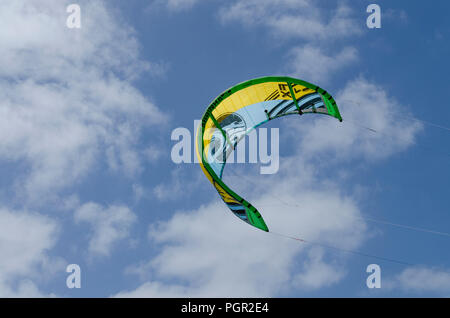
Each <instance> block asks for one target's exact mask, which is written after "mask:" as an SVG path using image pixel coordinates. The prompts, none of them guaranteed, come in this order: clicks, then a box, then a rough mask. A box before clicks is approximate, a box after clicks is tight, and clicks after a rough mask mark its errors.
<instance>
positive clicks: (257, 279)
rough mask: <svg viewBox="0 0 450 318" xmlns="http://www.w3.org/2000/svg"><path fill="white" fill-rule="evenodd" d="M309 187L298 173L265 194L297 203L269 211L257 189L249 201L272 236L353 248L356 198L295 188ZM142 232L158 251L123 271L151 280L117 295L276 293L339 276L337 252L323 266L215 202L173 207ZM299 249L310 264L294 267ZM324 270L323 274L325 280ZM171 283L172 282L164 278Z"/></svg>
mask: <svg viewBox="0 0 450 318" xmlns="http://www.w3.org/2000/svg"><path fill="white" fill-rule="evenodd" d="M299 180H302V181H299ZM288 185H289V186H288ZM310 186H311V185H309V184H308V183H305V182H304V179H301V178H298V176H296V177H291V178H289V179H288V180H285V181H283V182H280V181H278V182H277V183H275V184H273V183H272V184H271V186H270V188H271V190H272V191H273V192H271V195H273V196H276V197H279V198H280V200H288V199H290V200H294V199H293V198H294V197H295V201H296V202H301V207H293V206H282V207H281V209H280V206H278V207H271V208H270V207H269V205H270V204H271V203H273V202H274V199H273V198H272V197H271V196H269V195H267V194H266V193H264V196H262V197H261V194H258V196H255V198H254V199H253V200H251V202H252V203H253V204H254V205H255V206H256V207H260V210H261V211H262V213H263V216H264V218H265V220H266V222H267V224H268V226H269V228H270V229H271V231H274V233H275V232H281V233H290V234H293V235H300V236H302V237H303V238H308V239H310V240H312V241H320V242H323V243H327V244H333V245H335V246H340V247H342V248H350V249H351V248H355V247H357V246H359V245H360V244H361V242H362V240H363V239H364V236H365V224H364V223H363V222H362V221H361V219H360V217H359V215H360V212H359V210H358V208H357V207H356V205H355V203H354V202H353V201H352V200H351V199H350V198H346V197H343V196H341V195H340V194H339V192H338V191H337V190H336V189H334V188H328V189H327V188H324V187H322V188H321V189H318V190H310V191H296V189H309V188H311V187H310ZM315 186H317V185H315ZM312 187H313V188H314V186H312ZM324 197H326V198H327V200H323V198H324ZM149 235H150V238H151V240H152V241H153V242H155V243H156V244H158V245H159V246H160V247H161V248H162V249H161V251H160V253H159V254H158V255H157V256H156V257H155V258H153V259H152V260H150V261H149V262H145V263H141V264H140V265H137V266H134V267H131V268H129V269H128V270H127V273H135V274H138V275H139V276H140V277H141V278H148V277H150V280H149V281H147V282H146V283H143V284H142V285H141V286H140V287H138V288H137V289H136V290H134V291H129V292H121V293H119V294H118V295H116V296H119V297H163V296H169V297H174V296H189V297H206V296H208V297H230V296H233V297H244V296H245V297H261V296H275V295H279V294H280V293H283V292H287V291H292V290H293V289H294V290H295V289H296V288H297V289H301V290H308V289H317V288H321V287H324V286H330V285H332V284H335V283H337V282H338V281H340V280H341V279H342V278H343V277H344V275H343V269H342V266H343V263H344V262H345V257H343V255H339V254H334V255H333V256H331V259H332V260H333V266H330V265H327V264H325V263H324V261H323V260H322V259H321V256H318V255H317V254H315V253H305V251H308V250H309V248H310V247H311V245H308V244H305V243H299V242H295V241H291V240H288V239H286V238H283V237H277V236H274V235H271V234H267V233H265V232H262V231H260V230H257V229H254V228H252V227H250V226H249V225H247V224H245V223H244V222H242V221H240V220H239V219H237V218H236V217H235V216H233V215H232V214H231V212H229V211H228V209H227V208H226V206H225V205H224V204H223V203H222V202H219V201H216V202H215V203H212V204H210V205H207V206H203V207H201V208H200V209H198V210H196V211H188V212H179V213H177V214H175V216H173V217H172V218H171V219H170V220H168V221H167V222H162V223H159V224H158V225H156V226H152V227H151V229H150V232H149ZM313 246H314V245H313ZM300 254H301V255H302V258H304V259H305V260H307V262H310V264H309V265H308V264H306V265H305V267H304V268H303V269H302V268H300V267H294V263H295V258H296V257H297V256H299V255H300ZM313 264H315V265H317V266H313ZM300 271H302V272H300ZM316 271H319V273H318V272H316ZM323 273H327V277H326V279H325V278H324V277H323V276H322V275H321V274H323ZM173 280H175V281H177V282H178V283H177V284H172V283H169V282H170V281H173Z"/></svg>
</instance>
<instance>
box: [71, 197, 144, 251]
mask: <svg viewBox="0 0 450 318" xmlns="http://www.w3.org/2000/svg"><path fill="white" fill-rule="evenodd" d="M74 218H75V221H76V222H77V223H82V222H86V223H88V224H89V225H90V226H91V233H90V235H89V247H88V250H89V252H90V254H91V255H92V256H109V255H110V254H111V250H112V247H113V246H114V244H116V243H117V242H119V241H120V240H123V239H125V238H127V237H129V235H130V229H131V227H132V225H133V224H134V223H135V222H136V215H135V214H134V213H133V212H132V211H131V210H130V209H129V208H127V207H125V206H115V205H113V206H109V207H106V208H104V207H102V206H100V205H98V204H96V203H92V202H90V203H86V204H84V205H82V206H81V207H80V208H78V209H77V210H76V211H75V214H74Z"/></svg>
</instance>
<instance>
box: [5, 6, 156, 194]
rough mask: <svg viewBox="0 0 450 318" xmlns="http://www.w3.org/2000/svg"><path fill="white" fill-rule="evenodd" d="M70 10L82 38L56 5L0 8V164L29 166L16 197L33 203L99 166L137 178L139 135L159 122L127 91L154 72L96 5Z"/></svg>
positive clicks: (127, 33)
mask: <svg viewBox="0 0 450 318" xmlns="http://www.w3.org/2000/svg"><path fill="white" fill-rule="evenodd" d="M80 5H81V8H82V13H81V18H82V28H81V29H69V28H67V27H66V25H65V19H66V17H67V14H66V12H65V5H64V3H63V2H61V3H60V2H55V1H48V0H46V1H40V2H39V4H37V3H34V2H29V1H24V0H14V1H2V2H1V4H0V21H2V22H1V23H2V27H1V28H0V55H1V56H2V59H1V60H0V100H1V101H0V159H4V160H10V161H13V162H25V163H27V164H28V165H29V169H27V170H26V171H27V173H25V174H23V175H21V176H19V178H16V179H15V182H16V188H17V189H18V190H21V191H22V190H23V192H24V194H25V195H26V197H28V198H30V199H34V200H36V201H40V202H41V201H43V200H44V199H45V198H46V196H50V195H52V194H55V193H58V190H60V189H62V188H65V187H69V186H71V185H73V184H75V183H77V182H79V181H81V180H82V179H83V177H84V176H86V175H87V172H88V171H90V170H91V169H92V168H93V167H94V165H95V164H96V163H98V161H100V160H101V159H100V158H102V157H103V156H107V158H108V163H109V164H110V168H111V169H113V170H114V169H115V170H119V169H120V171H124V172H125V173H126V174H127V175H134V174H136V173H139V171H141V169H142V168H141V160H142V159H141V155H140V154H139V153H138V152H137V150H136V143H137V142H138V138H139V132H140V129H141V128H142V127H143V126H144V125H150V124H153V125H155V124H159V123H162V122H164V120H165V115H163V114H162V113H161V112H160V111H159V110H158V108H157V107H156V106H155V105H154V104H152V103H151V102H150V101H148V100H147V98H146V97H145V96H143V95H142V93H141V92H139V91H138V90H137V89H136V88H134V87H133V83H132V80H133V79H135V78H136V77H137V76H138V75H139V74H140V73H142V71H151V70H152V68H154V67H153V66H152V64H151V63H147V62H145V61H142V60H140V59H139V46H138V44H137V40H136V38H135V35H134V32H133V30H131V29H130V28H129V27H127V26H126V25H125V24H123V23H119V22H120V21H118V20H117V17H115V16H113V15H111V14H110V13H109V12H108V9H107V8H106V7H105V6H104V3H103V2H102V1H95V2H88V1H86V2H84V1H82V3H80ZM10 26H14V32H13V33H11V32H10V30H11V28H10ZM158 72H159V71H158ZM24 171H25V170H24Z"/></svg>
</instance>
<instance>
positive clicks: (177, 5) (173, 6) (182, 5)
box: [167, 0, 199, 11]
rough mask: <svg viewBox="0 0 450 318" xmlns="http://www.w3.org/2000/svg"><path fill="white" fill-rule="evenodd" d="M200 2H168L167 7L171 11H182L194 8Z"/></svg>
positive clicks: (172, 0) (191, 0)
mask: <svg viewBox="0 0 450 318" xmlns="http://www.w3.org/2000/svg"><path fill="white" fill-rule="evenodd" d="M197 2H199V1H198V0H168V1H167V7H168V8H169V9H170V10H174V11H180V10H186V9H190V8H192V7H193V6H194V5H195V4H197Z"/></svg>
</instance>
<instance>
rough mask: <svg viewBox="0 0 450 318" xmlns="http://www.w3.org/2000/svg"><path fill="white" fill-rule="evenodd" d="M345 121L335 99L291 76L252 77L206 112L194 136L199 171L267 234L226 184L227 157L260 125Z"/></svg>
mask: <svg viewBox="0 0 450 318" xmlns="http://www.w3.org/2000/svg"><path fill="white" fill-rule="evenodd" d="M294 114H295V115H304V114H323V115H328V116H332V117H334V118H336V119H338V120H339V121H342V117H341V115H340V113H339V109H338V107H337V105H336V102H335V101H334V99H333V97H332V96H331V95H330V94H329V93H328V92H327V91H325V90H323V89H322V88H320V87H318V86H316V85H314V84H311V83H308V82H305V81H303V80H300V79H295V78H290V77H279V76H270V77H262V78H257V79H252V80H249V81H246V82H243V83H240V84H238V85H236V86H233V87H231V88H230V89H228V90H226V91H225V92H223V93H222V94H221V95H219V96H218V97H217V98H216V99H215V100H214V101H213V102H212V103H211V104H210V105H209V106H208V108H207V109H206V111H205V113H204V115H203V117H202V119H201V123H200V125H199V126H198V130H197V136H196V143H195V144H196V154H197V157H198V161H199V163H200V167H201V168H202V170H203V172H204V173H205V175H206V177H207V178H208V180H209V181H210V182H211V183H212V185H213V186H214V187H215V188H216V190H217V192H218V193H219V195H220V197H221V198H222V200H223V201H224V202H225V203H226V205H227V206H228V207H229V208H230V210H231V211H232V212H233V213H234V215H236V216H237V217H239V218H240V219H241V220H243V221H245V222H247V223H248V224H250V225H253V226H255V227H256V228H258V229H261V230H263V231H266V232H269V228H268V227H267V225H266V223H265V222H264V219H263V217H262V216H261V214H260V213H259V212H258V210H257V209H256V208H255V207H254V206H253V205H251V204H250V203H249V202H248V201H246V200H244V199H243V198H242V197H241V196H240V195H238V194H237V193H235V192H234V191H233V190H232V189H230V188H229V187H228V186H227V185H226V184H225V183H224V182H223V180H222V176H223V169H224V167H225V164H226V160H227V158H228V156H229V155H230V154H231V153H232V151H233V150H234V149H235V147H236V145H237V144H238V143H239V141H240V140H242V138H244V137H245V135H246V134H248V133H249V132H251V131H252V130H253V129H255V128H256V127H258V126H260V125H262V124H264V123H266V122H268V121H270V120H274V119H277V118H279V117H283V116H287V115H294Z"/></svg>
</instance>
